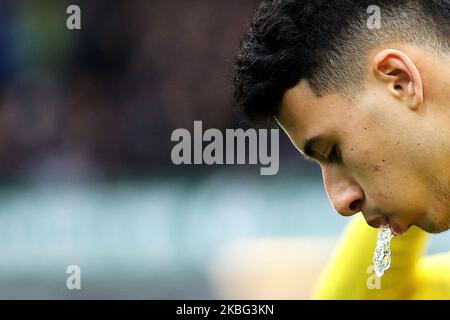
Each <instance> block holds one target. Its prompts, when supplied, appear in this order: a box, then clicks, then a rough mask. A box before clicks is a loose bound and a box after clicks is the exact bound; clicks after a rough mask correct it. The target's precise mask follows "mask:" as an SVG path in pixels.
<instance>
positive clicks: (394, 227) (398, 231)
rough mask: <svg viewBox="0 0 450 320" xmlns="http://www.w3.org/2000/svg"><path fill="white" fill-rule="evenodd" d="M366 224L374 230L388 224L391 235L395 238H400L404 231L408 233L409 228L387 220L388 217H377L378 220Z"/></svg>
mask: <svg viewBox="0 0 450 320" xmlns="http://www.w3.org/2000/svg"><path fill="white" fill-rule="evenodd" d="M367 224H368V225H369V226H371V227H372V228H375V229H378V228H379V227H381V226H382V225H385V224H388V225H389V227H390V228H391V231H392V233H393V234H394V235H395V236H401V235H402V234H404V233H405V232H406V231H408V229H409V227H410V226H403V225H402V224H401V223H399V222H398V221H396V220H395V219H393V218H389V217H386V218H384V217H379V218H376V219H373V220H370V221H367Z"/></svg>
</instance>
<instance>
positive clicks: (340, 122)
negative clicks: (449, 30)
mask: <svg viewBox="0 0 450 320" xmlns="http://www.w3.org/2000/svg"><path fill="white" fill-rule="evenodd" d="M367 66H368V68H367V70H366V74H365V79H364V80H363V84H364V85H363V88H362V89H361V88H360V89H358V90H357V91H355V92H354V94H352V95H351V96H352V97H348V96H346V95H344V94H343V93H334V94H327V95H323V96H321V97H320V96H316V95H315V94H314V93H313V91H312V90H311V88H310V87H309V85H308V82H307V81H306V80H302V81H301V82H299V83H298V84H297V86H295V87H294V88H292V89H289V90H287V91H286V92H285V94H284V97H283V100H282V102H281V106H280V109H279V113H278V114H277V116H276V120H277V121H278V123H279V124H280V126H281V127H282V128H283V130H284V131H285V132H286V133H287V135H288V136H289V137H290V139H291V141H292V143H293V144H294V145H295V146H296V148H297V149H298V150H299V151H300V152H301V153H303V154H304V153H305V141H306V140H307V139H311V138H313V137H316V136H318V137H319V139H318V140H317V141H316V143H314V144H313V145H312V146H311V148H310V150H306V153H308V154H309V157H308V158H311V159H312V160H313V161H316V162H317V163H319V165H320V167H321V169H322V175H323V181H324V185H325V188H326V191H327V194H328V197H329V199H330V201H331V203H332V205H333V206H334V208H335V209H336V211H337V212H338V213H339V214H341V215H343V216H351V215H353V214H356V213H358V212H360V211H361V212H362V213H363V215H364V217H365V219H366V221H367V223H368V224H369V225H371V226H372V227H375V228H378V227H379V226H381V225H382V224H385V223H389V224H390V226H391V229H392V230H393V231H394V233H395V234H396V235H400V234H402V233H404V232H406V231H407V230H408V228H409V227H410V226H411V225H416V226H418V227H419V228H421V229H423V230H425V231H427V232H429V233H439V232H443V231H446V230H448V229H449V228H450V90H449V88H450V58H449V57H445V56H439V55H437V54H435V53H432V51H430V49H419V48H417V47H412V46H410V45H406V44H398V43H391V44H387V45H385V46H380V47H377V48H374V49H373V50H371V51H370V52H369V53H368V55H367ZM333 150H334V152H333ZM330 154H331V156H330Z"/></svg>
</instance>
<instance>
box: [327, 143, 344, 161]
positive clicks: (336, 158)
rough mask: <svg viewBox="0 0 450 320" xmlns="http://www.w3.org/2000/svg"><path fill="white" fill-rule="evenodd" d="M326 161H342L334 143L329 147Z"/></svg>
mask: <svg viewBox="0 0 450 320" xmlns="http://www.w3.org/2000/svg"><path fill="white" fill-rule="evenodd" d="M327 161H328V162H329V163H339V162H341V161H342V155H341V151H340V150H339V148H338V146H337V145H336V144H335V145H334V146H333V148H332V149H331V151H330V154H329V155H328V157H327Z"/></svg>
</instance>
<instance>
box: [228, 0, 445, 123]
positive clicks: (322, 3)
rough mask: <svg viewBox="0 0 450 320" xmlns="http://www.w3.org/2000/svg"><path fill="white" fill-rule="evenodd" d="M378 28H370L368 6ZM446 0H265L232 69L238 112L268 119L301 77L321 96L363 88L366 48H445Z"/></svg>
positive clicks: (258, 119) (259, 120)
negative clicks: (375, 12) (376, 10)
mask: <svg viewBox="0 0 450 320" xmlns="http://www.w3.org/2000/svg"><path fill="white" fill-rule="evenodd" d="M371 5H377V6H379V7H380V9H381V28H380V29H371V28H368V27H367V20H368V19H369V17H370V15H369V13H368V8H369V6H371ZM449 35H450V0H395V1H393V0H361V1H358V0H265V1H263V2H262V3H261V5H260V6H259V8H258V10H257V12H256V15H255V17H254V19H253V22H252V23H251V25H250V29H249V31H248V33H247V35H246V36H245V37H244V39H243V40H242V42H241V49H240V52H239V54H238V56H237V58H236V66H235V73H234V101H235V107H236V110H237V112H238V113H239V114H240V115H241V116H243V117H244V118H245V119H247V120H248V121H249V122H250V123H252V124H253V125H255V126H273V125H274V124H275V121H274V117H275V116H276V114H277V112H278V109H279V105H280V103H281V100H282V98H283V95H284V93H285V91H286V90H288V89H290V88H293V87H295V86H296V85H297V84H298V83H299V82H300V81H301V80H306V81H307V82H308V84H309V85H310V87H311V88H312V90H313V91H314V93H315V94H316V95H317V96H321V95H324V94H329V93H337V92H339V93H342V94H344V95H346V96H351V92H352V91H353V92H355V89H358V88H362V83H363V80H364V75H365V70H366V68H367V61H365V60H366V56H367V53H368V51H369V50H370V49H371V48H374V47H375V46H377V45H379V44H381V43H389V42H403V43H405V42H407V43H409V44H411V45H413V46H416V47H422V48H429V49H432V50H433V51H435V52H436V53H438V54H446V53H448V52H449V51H450V50H449V48H450V41H449V39H450V36H449Z"/></svg>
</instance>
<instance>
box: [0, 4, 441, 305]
mask: <svg viewBox="0 0 450 320" xmlns="http://www.w3.org/2000/svg"><path fill="white" fill-rule="evenodd" d="M257 2H258V1H255V0H229V1H218V0H196V1H187V0H185V1H182V0H166V1H162V0H151V1H145V0H132V1H106V0H95V1H87V0H86V1H62V0H48V1H43V0H28V1H24V0H22V1H17V0H1V1H0V81H1V86H0V177H1V180H0V181H1V186H0V298H40V299H44V298H62V299H79V298H86V299H98V298H122V299H128V298H130V299H131V298H133V299H198V298H203V299H207V298H308V297H309V295H310V292H311V288H312V286H313V284H314V281H315V279H316V277H317V275H318V273H319V272H320V270H321V268H322V267H323V265H324V263H325V261H326V259H327V258H328V256H329V254H330V252H331V250H332V247H333V245H334V244H335V241H336V239H337V237H338V236H339V234H340V232H341V231H342V230H343V228H344V227H345V224H346V223H347V220H345V219H344V218H342V217H339V216H338V215H337V214H336V213H334V211H333V209H332V208H331V206H330V204H329V202H328V199H327V197H326V194H325V192H324V190H323V187H322V182H321V177H320V170H319V168H318V167H315V166H312V165H311V164H309V163H306V162H304V161H302V160H301V159H300V157H299V156H298V155H297V154H296V153H295V151H294V150H293V148H292V147H291V146H290V143H289V141H288V140H287V139H286V137H284V136H281V142H280V143H281V145H280V172H279V174H278V175H276V176H259V166H242V165H241V166H223V167H220V166H181V167H177V166H175V165H173V164H172V163H171V160H170V150H171V148H172V146H173V143H172V142H171V141H170V134H171V132H172V131H173V130H174V129H176V128H187V129H189V130H191V128H192V126H193V121H194V120H202V121H203V126H204V128H208V127H214V128H219V129H225V128H238V127H242V128H245V125H244V124H243V123H241V122H240V121H239V119H238V118H237V117H236V116H235V115H234V113H233V111H232V108H231V76H232V67H233V60H234V56H235V54H236V51H237V48H238V45H239V39H240V36H241V35H242V33H243V32H244V30H245V29H246V26H247V24H248V22H249V19H250V17H251V16H252V13H253V12H254V10H255V8H256V6H257ZM70 4H77V5H79V6H80V7H81V12H82V30H80V31H69V30H67V28H66V18H67V16H68V15H67V14H66V8H67V6H68V5H70ZM448 239H449V236H448V235H439V236H433V238H432V241H431V242H430V246H429V249H428V252H430V253H432V252H438V251H441V250H447V249H448V247H446V246H445V243H446V242H447V243H448ZM73 264H75V265H79V266H80V268H81V274H82V278H81V286H82V290H68V289H67V288H66V278H67V277H68V274H66V267H67V266H68V265H73Z"/></svg>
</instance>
